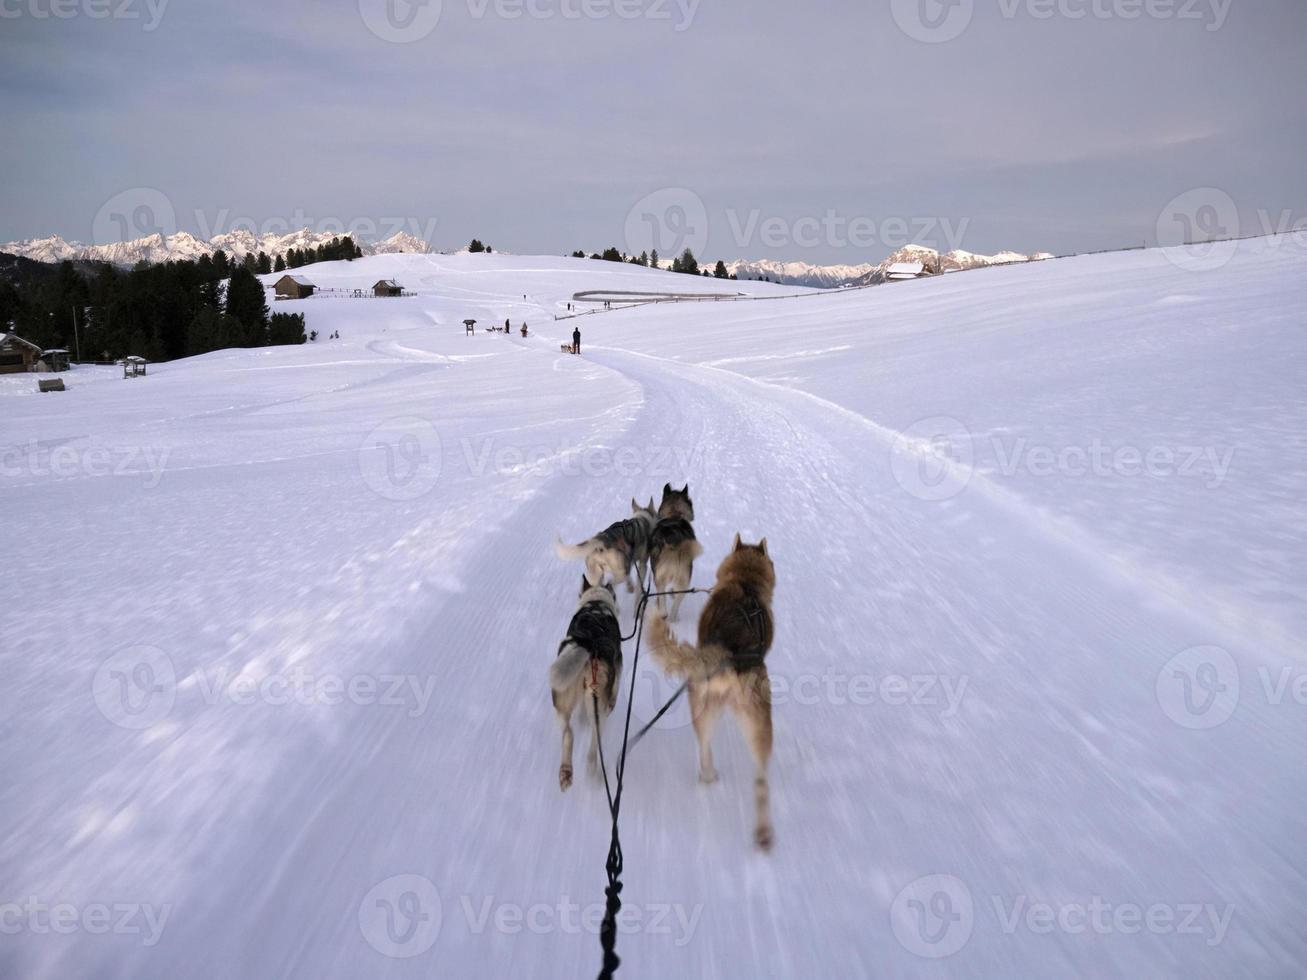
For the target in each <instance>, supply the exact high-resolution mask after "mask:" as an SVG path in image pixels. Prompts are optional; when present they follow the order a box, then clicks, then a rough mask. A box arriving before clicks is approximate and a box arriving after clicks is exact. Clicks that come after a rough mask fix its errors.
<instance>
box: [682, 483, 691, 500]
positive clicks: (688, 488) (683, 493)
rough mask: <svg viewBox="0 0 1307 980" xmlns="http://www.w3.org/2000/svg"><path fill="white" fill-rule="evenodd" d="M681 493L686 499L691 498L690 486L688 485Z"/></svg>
mask: <svg viewBox="0 0 1307 980" xmlns="http://www.w3.org/2000/svg"><path fill="white" fill-rule="evenodd" d="M681 493H682V495H684V496H686V497H688V496H690V484H688V483H687V484H686V485H685V487H684V489H682V490H681Z"/></svg>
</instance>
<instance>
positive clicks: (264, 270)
mask: <svg viewBox="0 0 1307 980" xmlns="http://www.w3.org/2000/svg"><path fill="white" fill-rule="evenodd" d="M258 266H259V274H260V275H267V274H268V273H269V272H271V271H272V259H270V258H268V253H267V252H260V253H259V259H258Z"/></svg>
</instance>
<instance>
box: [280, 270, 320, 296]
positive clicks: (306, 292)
mask: <svg viewBox="0 0 1307 980" xmlns="http://www.w3.org/2000/svg"><path fill="white" fill-rule="evenodd" d="M317 288H318V287H317V286H315V285H313V283H311V282H309V281H308V280H307V279H305V278H304V277H303V276H292V275H290V274H289V273H288V274H286V275H284V276H282V277H281V278H280V279H278V280H277V282H276V284H275V285H274V286H273V289H275V290H276V291H277V299H308V298H309V297H310V296H312V295H313V291H314V290H315V289H317Z"/></svg>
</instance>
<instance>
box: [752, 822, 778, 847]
mask: <svg viewBox="0 0 1307 980" xmlns="http://www.w3.org/2000/svg"><path fill="white" fill-rule="evenodd" d="M753 842H754V843H755V844H757V845H758V850H760V851H770V850H771V848H772V844H774V843H776V834H775V832H774V831H773V830H772V829H771V827H768V826H765V825H764V826H761V827H758V828H757V829H756V830H754V832H753Z"/></svg>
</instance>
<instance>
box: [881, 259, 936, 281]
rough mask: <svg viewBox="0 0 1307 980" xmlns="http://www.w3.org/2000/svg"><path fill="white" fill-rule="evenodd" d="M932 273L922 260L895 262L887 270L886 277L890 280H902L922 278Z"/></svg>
mask: <svg viewBox="0 0 1307 980" xmlns="http://www.w3.org/2000/svg"><path fill="white" fill-rule="evenodd" d="M928 275H930V273H929V272H928V271H927V270H926V266H925V264H924V263H921V262H895V263H894V264H893V265H891V266H890V267H889V268H888V269H886V270H885V278H886V279H887V280H888V281H889V282H902V281H903V280H904V279H920V278H922V277H923V276H928Z"/></svg>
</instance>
